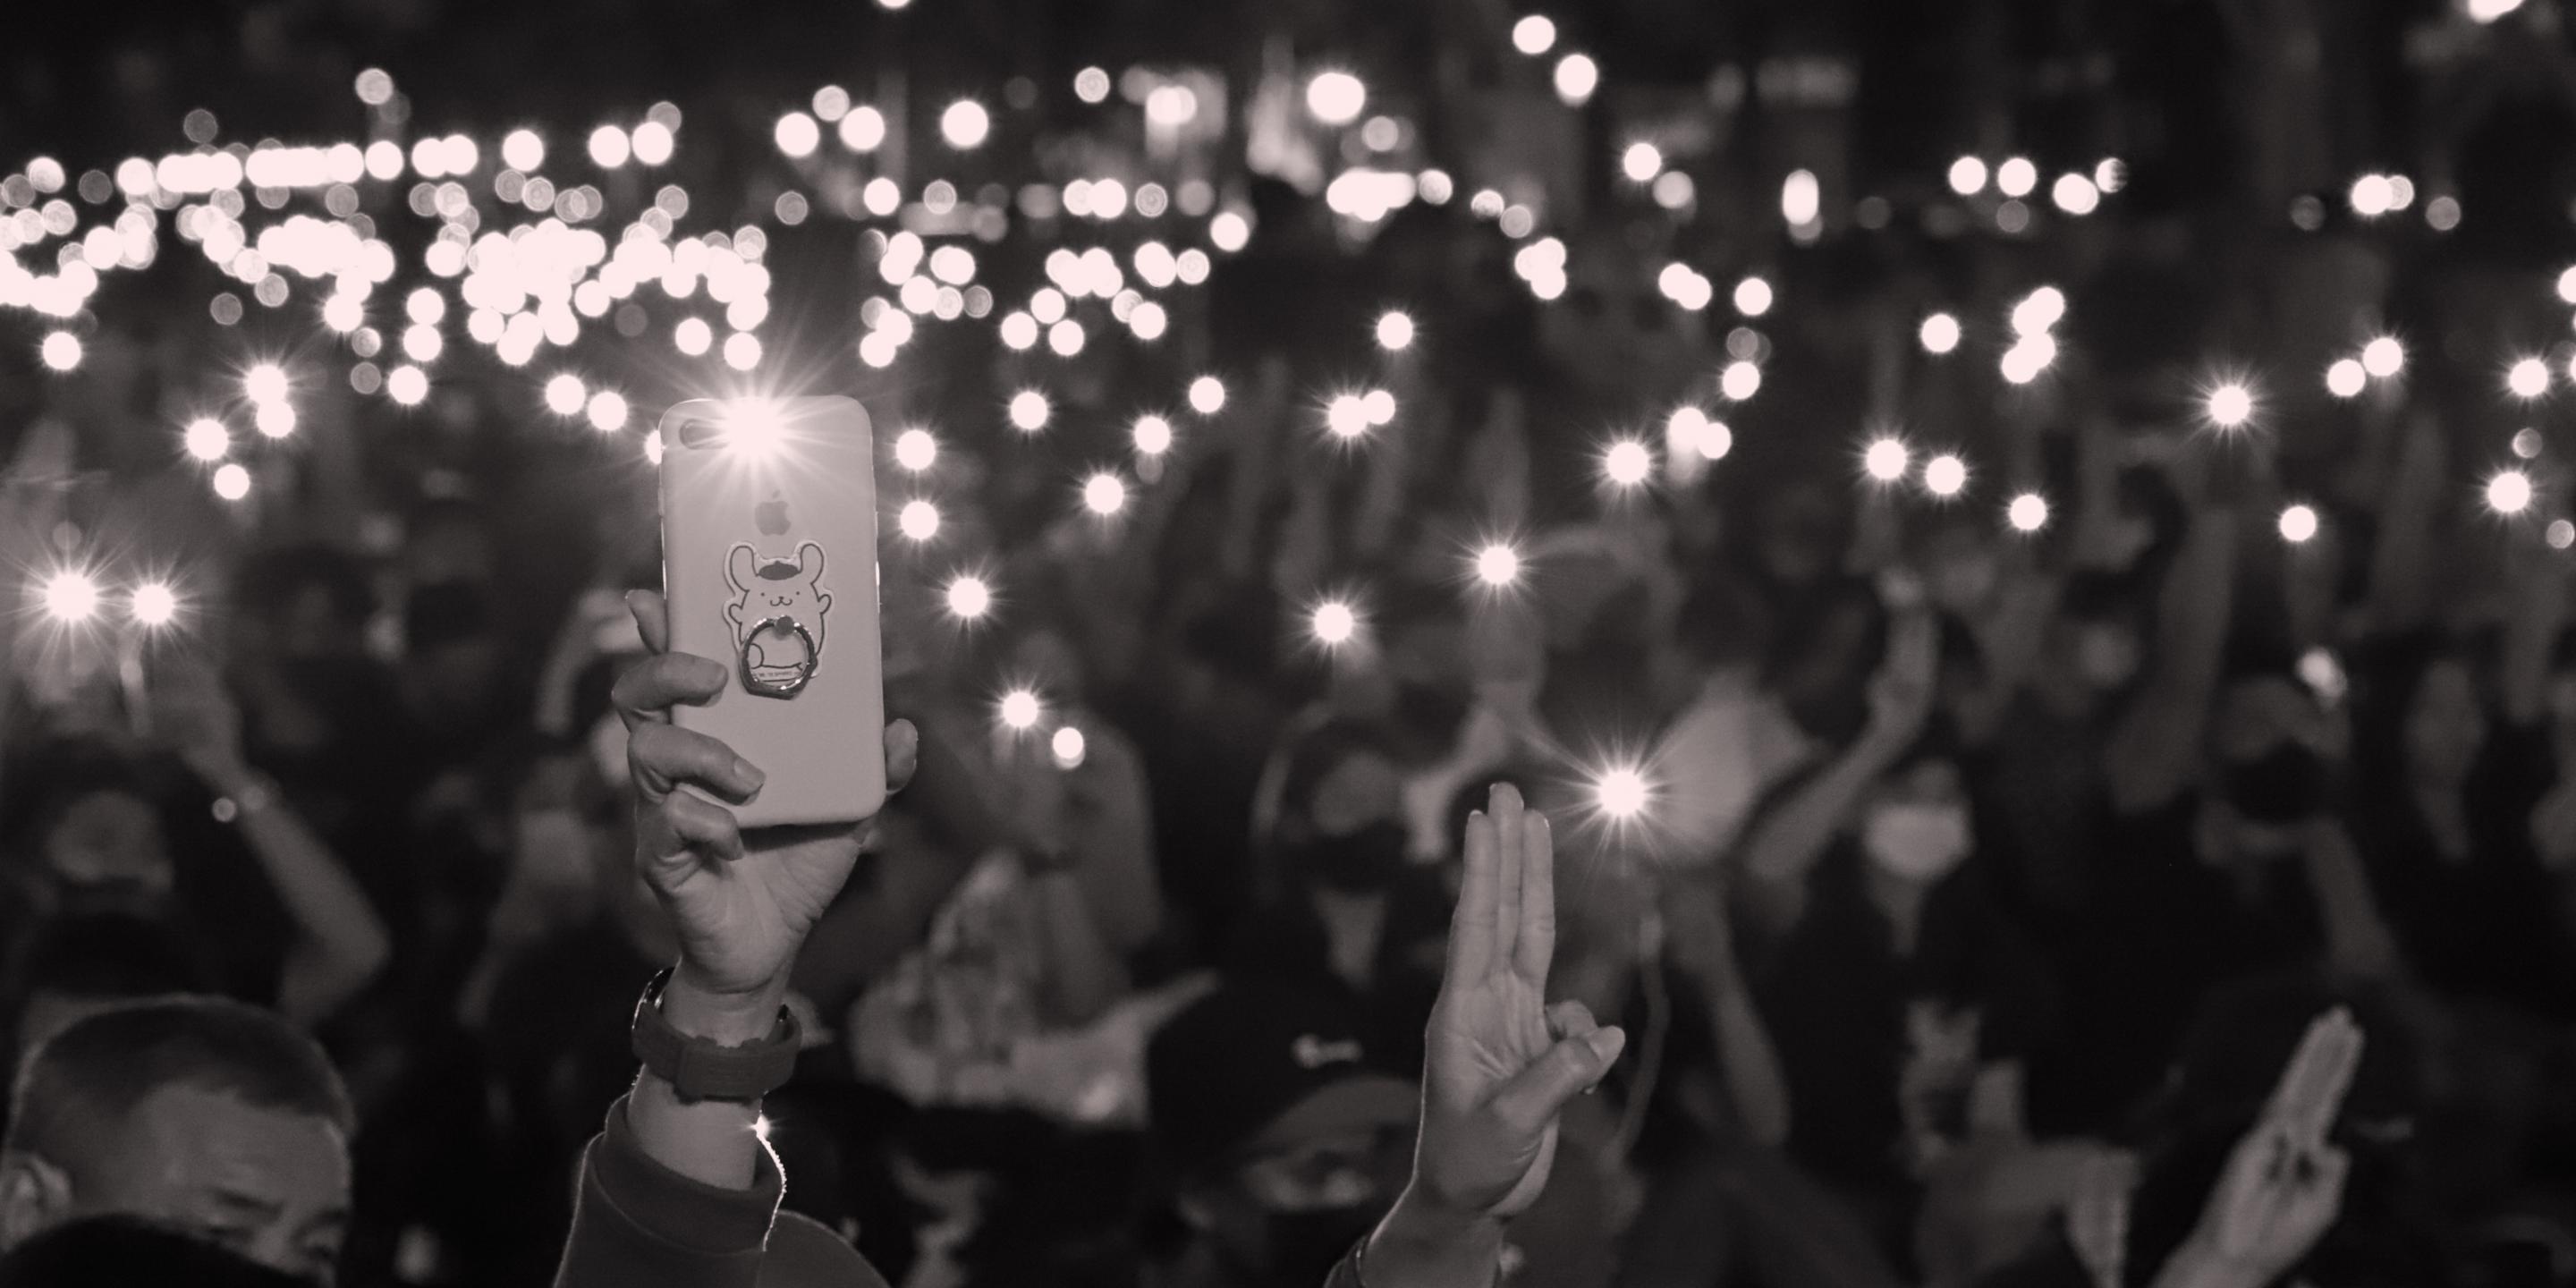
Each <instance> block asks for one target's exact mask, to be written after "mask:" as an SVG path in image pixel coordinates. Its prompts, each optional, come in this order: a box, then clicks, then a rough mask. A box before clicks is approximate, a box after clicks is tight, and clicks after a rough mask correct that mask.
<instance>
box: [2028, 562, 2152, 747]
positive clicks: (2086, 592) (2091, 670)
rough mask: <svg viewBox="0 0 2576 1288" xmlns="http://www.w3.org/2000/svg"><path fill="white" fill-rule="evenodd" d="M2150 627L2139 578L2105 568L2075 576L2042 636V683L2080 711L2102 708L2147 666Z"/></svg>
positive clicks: (2053, 695)
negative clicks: (2106, 571)
mask: <svg viewBox="0 0 2576 1288" xmlns="http://www.w3.org/2000/svg"><path fill="white" fill-rule="evenodd" d="M2146 638H2147V628H2146V621H2145V617H2144V611H2143V607H2142V603H2141V598H2140V596H2139V595H2138V594H2137V593H2136V583H2135V582H2134V581H2133V580H2132V579H2130V578H2128V577H2121V576H2110V575H2105V574H2100V573H2094V574H2080V575H2078V576H2075V577H2072V578H2069V579H2068V581H2067V583H2066V589H2065V592H2064V594H2063V595H2062V596H2061V598H2060V603H2059V610H2058V614H2057V616H2056V617H2055V618H2054V619H2053V620H2052V621H2051V622H2050V624H2049V627H2048V634H2047V637H2046V638H2045V639H2044V640H2043V641H2042V642H2041V648H2040V661H2039V665H2040V670H2041V677H2040V678H2041V688H2042V690H2043V691H2045V692H2047V693H2048V694H2049V695H2050V696H2051V698H2052V700H2054V701H2055V702H2056V703H2057V704H2059V705H2060V706H2062V707H2065V708H2068V709H2070V710H2072V711H2074V712H2077V713H2083V712H2091V711H2095V710H2098V709H2100V708H2101V707H2102V706H2104V705H2105V704H2107V703H2110V702H2112V701H2114V700H2116V699H2117V698H2118V697H2120V696H2121V695H2122V694H2125V693H2127V692H2129V691H2130V690H2131V689H2132V688H2134V687H2135V685H2136V684H2137V681H2138V677H2139V676H2140V675H2141V674H2142V673H2143V672H2144V671H2145V670H2146V662H2147V646H2146Z"/></svg>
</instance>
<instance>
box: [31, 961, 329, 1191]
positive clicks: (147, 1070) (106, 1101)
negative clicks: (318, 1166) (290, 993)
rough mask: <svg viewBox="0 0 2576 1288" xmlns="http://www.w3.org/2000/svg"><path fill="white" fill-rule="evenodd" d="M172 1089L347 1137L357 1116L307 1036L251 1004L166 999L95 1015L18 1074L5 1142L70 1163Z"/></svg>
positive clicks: (44, 1048) (42, 1051) (45, 1048)
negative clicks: (327, 1127) (316, 1123)
mask: <svg viewBox="0 0 2576 1288" xmlns="http://www.w3.org/2000/svg"><path fill="white" fill-rule="evenodd" d="M171 1087H190V1088H195V1089H198V1090H203V1091H211V1092H217V1093H220V1094H223V1095H228V1096H232V1097H234V1098H236V1099H239V1100H241V1101H242V1102H244V1103H246V1104H250V1105H255V1106H258V1107H259V1108H262V1109H277V1110H284V1111H287V1112H290V1113H296V1114H303V1115H307V1116H309V1117H314V1118H319V1119H322V1120H324V1121H326V1122H329V1123H330V1124H331V1125H332V1126H334V1127H337V1128H339V1129H340V1132H341V1134H342V1135H343V1136H344V1137H345V1136H348V1135H351V1134H353V1133H354V1132H355V1131H356V1129H357V1113H356V1111H355V1110H354V1109H352V1108H351V1106H350V1104H349V1094H348V1091H347V1090H346V1089H345V1088H343V1087H342V1086H341V1085H340V1075H339V1074H337V1073H335V1072H333V1070H332V1068H331V1061H330V1060H329V1059H328V1058H327V1057H325V1056H324V1055H323V1054H322V1048H321V1047H319V1046H317V1045H315V1044H314V1042H313V1040H312V1039H311V1038H308V1037H306V1036H304V1035H303V1034H302V1033H299V1032H297V1031H296V1030H295V1029H294V1028H293V1027H292V1026H290V1025H288V1024H287V1023H286V1021H284V1020H282V1019H279V1018H278V1017H277V1016H275V1015H272V1014H270V1013H268V1012H266V1011H263V1010H260V1009H259V1008H258V1007H255V1006H247V1005H244V1004H242V1003H240V1002H234V1001H229V1000H226V999H223V998H214V997H164V998H156V999H153V1000H150V1001H144V1002H137V1003H134V1004H132V1005H130V1006H120V1007H116V1008H115V1009H113V1010H107V1011H101V1012H99V1013H98V1014H96V1015H92V1016H89V1017H88V1018H86V1019H83V1020H80V1021H79V1022H77V1023H75V1024H73V1025H72V1026H71V1027H70V1028H67V1029H64V1030H63V1031H62V1032H61V1033H58V1034H56V1035H54V1038H53V1040H52V1041H49V1042H47V1043H45V1044H44V1046H42V1047H40V1048H38V1049H37V1051H36V1055H35V1058H34V1059H32V1060H30V1061H28V1062H27V1065H26V1068H25V1069H24V1070H23V1071H22V1072H21V1073H20V1074H19V1075H18V1085H17V1087H16V1089H15V1094H14V1095H13V1096H12V1097H11V1099H10V1113H9V1130H8V1135H7V1137H6V1139H5V1141H0V1148H5V1149H6V1150H7V1151H8V1152H11V1153H21V1152H23V1153H31V1154H35V1155H37V1156H39V1157H42V1158H46V1159H49V1160H51V1161H53V1162H55V1163H57V1164H61V1165H64V1166H71V1165H73V1164H74V1163H75V1161H76V1160H77V1159H78V1157H79V1153H80V1151H81V1150H83V1149H85V1148H86V1149H96V1148H98V1147H99V1146H98V1141H99V1140H100V1136H101V1129H102V1128H104V1127H106V1126H108V1125H111V1124H114V1123H118V1122H121V1121H123V1120H124V1119H126V1118H127V1117H128V1116H130V1115H131V1114H133V1113H134V1111H135V1110H136V1109H138V1108H140V1107H141V1106H142V1104H143V1102H144V1101H145V1100H147V1099H150V1098H151V1096H152V1095H153V1093H155V1092H158V1091H162V1090H165V1089H168V1088H171Z"/></svg>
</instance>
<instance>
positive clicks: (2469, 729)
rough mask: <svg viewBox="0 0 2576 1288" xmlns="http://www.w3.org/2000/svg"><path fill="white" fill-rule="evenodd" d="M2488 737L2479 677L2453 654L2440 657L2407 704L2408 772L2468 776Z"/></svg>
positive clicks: (2435, 779) (2422, 777) (2426, 778)
mask: <svg viewBox="0 0 2576 1288" xmlns="http://www.w3.org/2000/svg"><path fill="white" fill-rule="evenodd" d="M2486 740H2487V718H2486V712H2485V710H2484V709H2483V708H2482V707H2481V706H2480V705H2479V702H2478V686H2477V680H2476V677H2474V676H2473V675H2471V674H2470V672H2469V668H2468V667H2467V666H2466V665H2463V664H2462V663H2461V662H2460V661H2459V660H2457V659H2455V658H2441V659H2437V660H2436V661H2434V662H2433V663H2432V664H2431V665H2430V666H2428V667H2426V668H2425V670H2424V678H2423V679H2422V680H2421V681H2419V682H2418V683H2417V684H2416V686H2415V696H2414V700H2413V701H2412V702H2411V703H2409V704H2408V706H2407V710H2406V768H2407V772H2408V773H2409V774H2411V775H2412V776H2413V777H2414V779H2415V781H2417V782H2419V783H2432V784H2456V783H2458V782H2459V781H2461V780H2462V779H2464V778H2467V777H2468V776H2469V770H2470V768H2471V767H2472V766H2473V765H2474V764H2475V763H2476V761H2477V756H2478V751H2479V749H2480V748H2482V747H2484V746H2485V745H2486Z"/></svg>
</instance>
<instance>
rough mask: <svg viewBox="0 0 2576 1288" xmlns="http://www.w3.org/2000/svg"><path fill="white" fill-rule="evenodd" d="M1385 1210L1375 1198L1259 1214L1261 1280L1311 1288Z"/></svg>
mask: <svg viewBox="0 0 2576 1288" xmlns="http://www.w3.org/2000/svg"><path fill="white" fill-rule="evenodd" d="M1384 1215H1385V1209H1384V1207H1383V1205H1380V1204H1374V1203H1363V1204H1360V1205H1358V1206H1356V1207H1346V1208H1315V1209H1312V1210H1310V1211H1305V1212H1273V1213H1270V1214H1269V1215H1267V1216H1265V1217H1263V1218H1262V1227H1261V1235H1262V1237H1261V1241H1262V1244H1263V1245H1264V1246H1263V1251H1264V1253H1265V1254H1266V1255H1265V1256H1264V1258H1263V1261H1264V1262H1265V1264H1264V1265H1263V1266H1262V1267H1261V1268H1260V1270H1261V1273H1260V1274H1259V1276H1258V1278H1259V1280H1260V1282H1261V1283H1263V1284H1265V1285H1271V1284H1275V1285H1278V1286H1279V1288H1313V1286H1314V1285H1316V1284H1319V1283H1322V1282H1324V1280H1325V1279H1326V1278H1327V1277H1328V1276H1330V1275H1331V1274H1332V1272H1333V1266H1334V1264H1335V1263H1337V1262H1339V1261H1340V1260H1341V1259H1342V1258H1343V1257H1344V1256H1346V1255H1348V1254H1349V1252H1350V1250H1351V1248H1352V1246H1353V1245H1355V1244H1357V1243H1358V1242H1359V1241H1360V1240H1361V1239H1363V1238H1366V1237H1367V1236H1368V1232H1369V1230H1370V1229H1371V1228H1372V1227H1374V1226H1375V1225H1376V1224H1377V1222H1378V1218H1379V1217H1381V1216H1384Z"/></svg>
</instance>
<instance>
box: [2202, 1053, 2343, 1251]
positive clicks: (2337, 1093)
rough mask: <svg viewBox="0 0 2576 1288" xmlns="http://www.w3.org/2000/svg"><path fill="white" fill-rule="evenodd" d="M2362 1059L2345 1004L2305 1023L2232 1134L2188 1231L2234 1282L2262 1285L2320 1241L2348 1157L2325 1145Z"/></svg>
mask: <svg viewBox="0 0 2576 1288" xmlns="http://www.w3.org/2000/svg"><path fill="white" fill-rule="evenodd" d="M2360 1063H2361V1028H2360V1026H2359V1025H2357V1024H2355V1023H2354V1022H2353V1019H2352V1014H2351V1013H2350V1012H2348V1011H2345V1010H2343V1009H2341V1008H2337V1009H2335V1010H2332V1011H2329V1012H2327V1013H2325V1014H2324V1015H2321V1016H2318V1017H2317V1019H2316V1020H2315V1021H2314V1022H2312V1023H2310V1024H2309V1025H2308V1031H2307V1034H2306V1035H2305V1036H2304V1037H2302V1038H2301V1039H2300V1041H2299V1049H2298V1053H2297V1054H2296V1055H2294V1056H2292V1057H2291V1058H2290V1064H2289V1067H2288V1068H2286V1069H2284V1070H2283V1071H2282V1073H2281V1081H2280V1083H2279V1084H2278V1085H2277V1086H2275V1087H2274V1088H2273V1091H2272V1099H2271V1102H2270V1104H2269V1105H2267V1106H2266V1107H2265V1109H2264V1112H2263V1117H2262V1119H2261V1121H2259V1122H2257V1123H2256V1124H2255V1125H2254V1128H2253V1130H2251V1131H2249V1132H2247V1133H2246V1134H2245V1137H2244V1139H2243V1140H2241V1141H2239V1142H2237V1145H2236V1151H2235V1153H2233V1154H2231V1155H2229V1157H2228V1160H2227V1169H2226V1170H2225V1171H2224V1172H2222V1173H2221V1174H2220V1176H2219V1180H2218V1186H2217V1188H2216V1189H2214V1190H2212V1191H2211V1192H2210V1196H2209V1206H2208V1208H2207V1209H2206V1210H2204V1211H2203V1212H2202V1214H2201V1219H2200V1226H2199V1228H2198V1229H2196V1230H2195V1231H2194V1232H2193V1234H2192V1243H2193V1244H2195V1245H2197V1246H2196V1247H2195V1248H2194V1249H2193V1251H2194V1252H2195V1253H2196V1254H2197V1255H2198V1256H2199V1257H2200V1258H2202V1259H2204V1260H2206V1261H2208V1262H2210V1263H2213V1264H2215V1265H2216V1266H2219V1267H2223V1268H2224V1269H2225V1270H2226V1271H2227V1272H2228V1277H2229V1278H2231V1279H2233V1280H2235V1281H2236V1282H2240V1283H2244V1284H2249V1285H2254V1284H2268V1283H2271V1282H2272V1281H2274V1280H2276V1279H2278V1278H2279V1277H2280V1276H2281V1275H2282V1274H2283V1273H2284V1272H2285V1271H2287V1270H2288V1269H2289V1268H2290V1267H2291V1266H2293V1265H2296V1264H2297V1263H2298V1261H2299V1259H2300V1258H2302V1257H2305V1256H2306V1255H2307V1254H2308V1251H2309V1249H2311V1248H2313V1247H2315V1246H2316V1243H2317V1240H2318V1239H2319V1238H2322V1237H2323V1236H2324V1234H2325V1232H2326V1228H2327V1227H2328V1226H2331V1225H2333V1224H2334V1220H2335V1216H2336V1214H2337V1213H2339V1212H2340V1211H2341V1210H2342V1207H2343V1184H2344V1176H2345V1173H2346V1172H2347V1171H2348V1170H2349V1168H2350V1165H2351V1159H2350V1157H2349V1156H2348V1155H2346V1154H2345V1153H2344V1151H2343V1150H2341V1149H2338V1148H2336V1147H2335V1146H2333V1145H2331V1144H2328V1143H2327V1140H2326V1134H2327V1132H2328V1131H2329V1130H2330V1129H2331V1128H2332V1127H2333V1126H2334V1120H2335V1115H2336V1114H2337V1113H2338V1112H2340V1111H2341V1110H2342V1108H2343V1098H2344V1093H2345V1092H2346V1091H2348V1090H2350V1088H2351V1086H2352V1077H2353V1072H2354V1070H2355V1069H2357V1068H2358V1067H2359V1066H2360Z"/></svg>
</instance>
